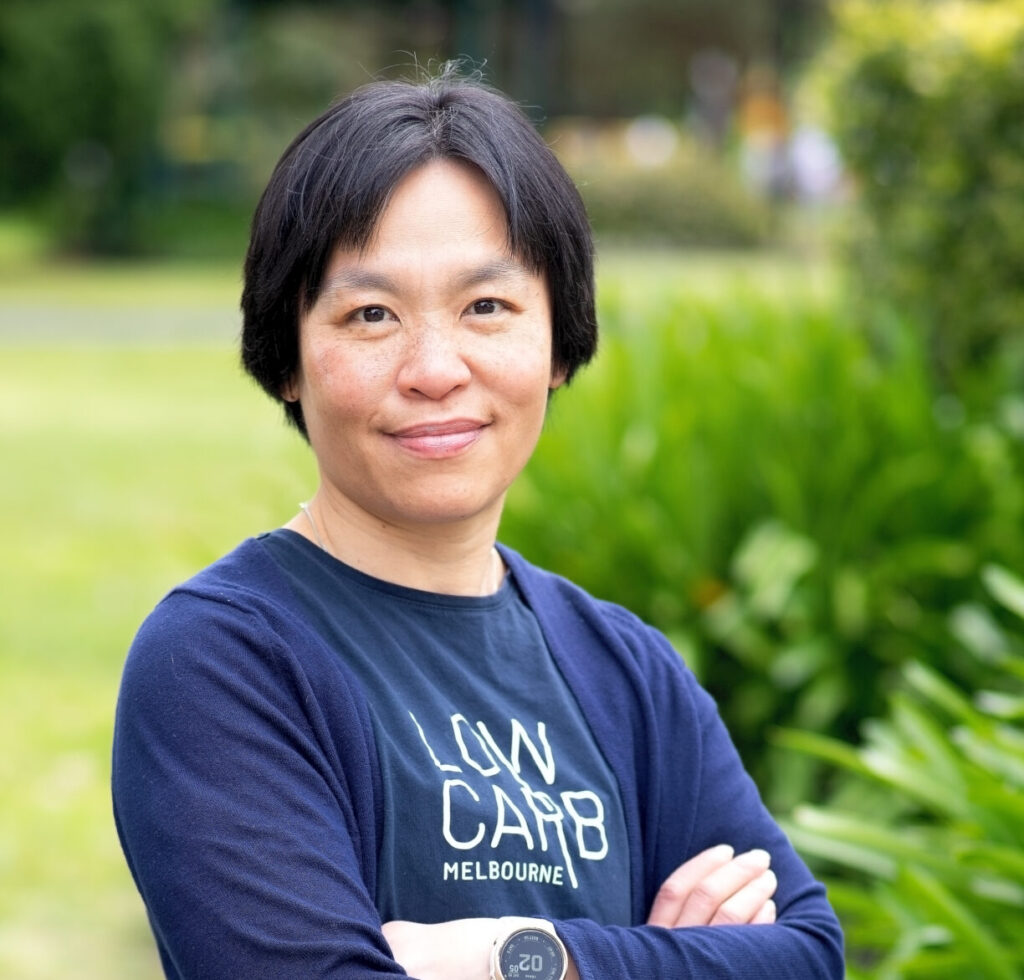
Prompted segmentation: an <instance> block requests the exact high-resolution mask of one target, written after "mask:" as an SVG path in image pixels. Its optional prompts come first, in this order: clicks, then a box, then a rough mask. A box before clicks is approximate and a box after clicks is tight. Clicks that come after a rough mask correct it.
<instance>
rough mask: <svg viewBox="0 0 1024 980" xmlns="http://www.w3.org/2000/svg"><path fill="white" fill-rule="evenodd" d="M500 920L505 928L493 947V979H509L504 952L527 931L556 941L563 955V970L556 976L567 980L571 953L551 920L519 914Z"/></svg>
mask: <svg viewBox="0 0 1024 980" xmlns="http://www.w3.org/2000/svg"><path fill="white" fill-rule="evenodd" d="M498 921H499V923H502V924H503V928H502V929H501V930H500V931H499V933H498V935H497V936H496V937H495V939H494V944H493V946H492V947H491V973H490V978H491V980H509V978H508V977H506V976H505V974H504V972H503V971H502V969H501V957H502V954H503V953H504V952H505V948H506V947H507V946H508V944H509V943H510V942H511V941H512V940H513V939H515V938H516V936H519V935H521V934H522V933H526V932H537V933H540V934H541V935H543V936H545V937H546V938H548V939H550V940H551V941H552V942H553V943H554V946H555V949H556V950H557V952H558V954H559V955H560V956H561V957H562V964H561V970H560V971H559V973H558V975H557V976H556V977H555V980H565V975H566V972H567V971H568V968H569V953H568V951H567V950H566V948H565V943H563V942H562V940H561V937H560V936H559V935H558V933H557V932H555V927H554V926H553V925H551V923H550V922H547V921H546V920H544V919H527V918H521V917H517V916H507V917H505V918H502V919H499V920H498Z"/></svg>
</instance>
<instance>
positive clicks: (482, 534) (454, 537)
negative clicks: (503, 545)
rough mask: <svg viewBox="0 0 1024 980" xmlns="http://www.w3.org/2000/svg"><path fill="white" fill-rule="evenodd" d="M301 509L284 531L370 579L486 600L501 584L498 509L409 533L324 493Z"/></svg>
mask: <svg viewBox="0 0 1024 980" xmlns="http://www.w3.org/2000/svg"><path fill="white" fill-rule="evenodd" d="M305 509H306V513H299V514H297V515H296V516H295V517H294V518H292V519H291V520H290V521H288V523H287V524H285V527H287V528H288V529H289V530H292V531H295V532H297V533H298V534H301V535H302V536H303V537H306V538H308V539H309V540H310V541H312V542H313V543H314V544H317V545H319V546H320V547H322V548H323V549H324V550H325V551H326V552H327V553H328V554H330V555H332V556H333V557H335V558H337V559H339V560H340V561H343V562H345V564H347V565H351V566H352V567H353V568H357V569H359V571H361V572H365V573H366V574H367V575H372V576H373V577H374V578H379V579H383V580H384V581H387V582H394V583H395V584H396V585H404V586H406V587H408V588H412V589H420V590H422V591H425V592H437V593H442V594H446V595H490V594H492V593H494V592H496V591H497V590H498V588H499V587H500V586H501V583H502V581H503V580H504V575H505V568H504V564H503V562H502V560H501V558H500V556H499V555H498V553H497V551H496V550H495V548H494V539H495V534H496V533H497V529H498V519H499V517H500V509H499V511H498V513H497V514H496V515H494V516H493V517H492V516H488V515H481V516H479V517H477V518H475V519H473V520H470V521H461V522H455V523H448V524H429V525H425V526H417V527H412V528H410V527H402V526H398V525H394V524H389V523H388V522H386V521H384V520H381V519H380V518H375V517H372V515H369V514H366V513H365V512H363V511H360V510H359V509H358V508H356V507H355V506H354V505H353V504H352V503H351V502H350V501H347V500H336V499H334V498H333V497H332V496H330V495H328V494H327V493H325V492H324V490H323V488H321V489H320V490H318V491H317V493H316V495H315V496H314V497H313V499H312V500H311V501H310V502H309V504H308V505H307V507H306V508H305Z"/></svg>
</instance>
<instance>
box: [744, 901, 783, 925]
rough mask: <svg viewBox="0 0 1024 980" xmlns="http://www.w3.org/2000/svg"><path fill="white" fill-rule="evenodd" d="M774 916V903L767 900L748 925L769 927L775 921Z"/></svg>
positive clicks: (775, 912)
mask: <svg viewBox="0 0 1024 980" xmlns="http://www.w3.org/2000/svg"><path fill="white" fill-rule="evenodd" d="M776 914H777V911H776V908H775V902H774V901H772V899H770V898H769V899H768V901H767V902H765V903H764V905H762V906H761V908H760V910H759V911H758V913H757V915H755V916H754V918H752V919H751V920H750V924H751V925H754V926H770V925H771V924H772V923H773V922H774V921H775V916H776Z"/></svg>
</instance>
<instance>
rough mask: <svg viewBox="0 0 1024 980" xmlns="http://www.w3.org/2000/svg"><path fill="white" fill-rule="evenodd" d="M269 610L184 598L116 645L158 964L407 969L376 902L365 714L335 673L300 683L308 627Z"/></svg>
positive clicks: (123, 728) (130, 850) (130, 781)
mask: <svg viewBox="0 0 1024 980" xmlns="http://www.w3.org/2000/svg"><path fill="white" fill-rule="evenodd" d="M272 618H273V617H272V616H268V615H266V614H265V613H264V612H263V611H261V610H259V609H258V608H256V609H254V608H253V607H252V606H250V608H246V603H245V602H244V600H243V601H239V597H238V596H230V595H225V596H221V597H218V598H213V597H210V596H209V595H205V596H197V595H191V594H188V593H187V592H181V591H179V592H177V593H172V595H171V596H170V597H169V598H168V599H165V600H164V602H163V603H162V604H161V605H160V606H158V607H157V609H156V610H155V611H154V613H152V614H151V616H150V617H149V619H148V620H147V621H146V623H144V625H143V627H142V629H141V630H140V632H139V634H138V636H137V638H136V640H135V642H134V644H133V646H132V649H131V651H130V653H129V655H128V659H127V662H126V666H125V670H124V675H123V681H122V687H121V691H120V696H119V699H118V708H117V717H116V725H115V736H114V750H113V773H112V776H113V795H114V811H115V819H116V823H117V829H118V833H119V835H120V838H121V843H122V846H123V848H124V851H125V855H126V857H127V859H128V863H129V866H130V868H131V871H132V874H133V876H134V878H135V881H136V884H137V886H138V888H139V890H140V892H141V894H142V897H143V900H144V902H145V904H146V908H147V911H148V914H149V918H150V923H151V926H152V929H153V932H154V935H155V937H156V940H157V945H158V948H159V952H160V956H161V959H162V962H163V966H164V971H165V973H166V974H167V976H168V977H169V978H174V980H197V978H200V977H201V978H203V980H229V978H230V980H237V978H239V977H244V978H246V980H258V978H268V980H269V978H274V980H289V978H294V980H300V978H301V980H314V978H327V977H332V978H346V980H347V978H352V980H355V978H359V980H363V978H366V980H371V978H384V977H394V976H404V975H405V974H404V971H403V970H402V969H401V967H400V966H399V965H398V964H397V963H396V962H395V961H394V960H393V959H392V957H391V952H390V949H389V947H388V945H387V943H386V941H385V939H384V936H383V934H382V932H381V929H380V926H381V923H380V919H379V916H378V914H377V911H376V909H375V907H374V902H373V894H372V892H373V882H374V878H375V861H376V855H375V852H374V848H375V844H374V837H375V834H374V832H373V827H374V822H375V820H376V819H377V816H378V814H377V813H376V812H375V808H374V798H375V796H376V798H377V799H379V793H377V794H374V793H373V791H372V788H371V787H372V784H373V774H374V773H375V772H376V760H375V756H374V754H373V753H374V750H373V744H372V738H371V737H370V734H369V732H370V727H369V719H368V717H367V716H366V713H365V706H364V705H362V704H361V703H360V702H359V699H358V698H353V697H352V696H351V692H350V691H346V690H345V689H344V686H343V684H341V683H340V682H339V680H338V678H339V677H340V676H341V675H340V674H339V673H338V671H337V670H336V669H335V670H327V669H325V670H323V671H322V672H321V674H320V675H319V676H315V677H311V676H308V674H309V671H310V669H311V668H310V664H312V665H313V667H312V669H313V670H315V669H316V656H315V655H313V656H310V655H307V656H305V657H304V658H302V660H301V662H300V659H299V658H297V657H295V656H294V655H293V653H294V649H295V647H296V645H300V644H303V643H306V644H309V643H310V642H311V640H310V637H309V636H308V635H303V633H302V631H301V630H299V629H297V628H294V627H293V628H291V629H289V627H288V624H287V621H286V620H287V617H284V618H282V619H281V621H279V622H276V623H275V622H272V621H270V620H272ZM325 662H326V661H325ZM325 686H326V687H327V690H325V689H324V687H325ZM332 688H333V689H332ZM341 758H344V765H341V762H340V760H341Z"/></svg>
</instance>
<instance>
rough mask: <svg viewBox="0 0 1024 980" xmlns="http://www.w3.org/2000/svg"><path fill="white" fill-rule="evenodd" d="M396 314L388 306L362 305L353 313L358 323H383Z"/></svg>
mask: <svg viewBox="0 0 1024 980" xmlns="http://www.w3.org/2000/svg"><path fill="white" fill-rule="evenodd" d="M393 317H394V314H393V313H392V312H391V311H390V310H389V309H388V308H387V307H386V306H362V307H360V308H359V309H358V310H356V311H355V312H354V313H353V314H352V319H353V320H355V321H356V322H357V323H383V322H384V321H385V320H388V319H392V318H393Z"/></svg>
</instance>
